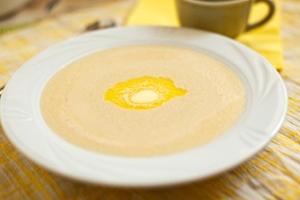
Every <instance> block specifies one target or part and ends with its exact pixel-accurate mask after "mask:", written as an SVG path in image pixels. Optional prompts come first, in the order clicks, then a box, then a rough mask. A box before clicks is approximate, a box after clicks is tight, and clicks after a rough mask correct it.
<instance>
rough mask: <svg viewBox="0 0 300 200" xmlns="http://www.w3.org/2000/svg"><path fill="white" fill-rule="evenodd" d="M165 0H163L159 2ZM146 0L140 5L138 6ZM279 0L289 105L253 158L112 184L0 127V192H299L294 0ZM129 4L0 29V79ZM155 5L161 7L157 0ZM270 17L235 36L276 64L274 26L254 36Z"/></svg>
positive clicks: (266, 195) (298, 49)
mask: <svg viewBox="0 0 300 200" xmlns="http://www.w3.org/2000/svg"><path fill="white" fill-rule="evenodd" d="M142 1H143V0H142ZM151 1H154V0H151ZM163 1H168V0H162V1H159V2H163ZM157 2H158V1H157ZM140 3H141V2H140ZM144 3H145V1H144V2H142V3H141V4H138V6H140V7H143V6H144V5H143V4H144ZM146 3H147V2H146ZM148 3H149V2H148ZM281 4H282V8H283V12H282V19H283V23H282V30H283V32H282V37H283V44H284V58H285V67H284V70H283V71H282V74H283V76H284V78H285V82H286V85H287V87H288V90H289V111H288V116H287V118H286V121H285V123H284V126H283V128H282V129H281V130H280V133H279V134H278V135H277V136H276V137H275V138H274V139H273V140H272V142H271V143H270V144H269V145H268V146H267V147H266V148H265V150H264V151H262V152H261V153H259V154H258V155H257V156H255V157H254V158H253V159H251V160H249V161H247V162H246V163H244V164H242V165H241V166H239V167H237V168H236V169H234V170H232V171H229V172H227V173H224V174H222V175H220V176H217V177H214V178H212V179H209V180H206V181H201V182H195V183H193V184H188V185H184V186H177V187H170V188H156V189H117V188H109V187H103V186H92V185H87V184H84V183H79V182H75V181H72V180H68V179H66V178H63V177H60V176H57V175H54V174H52V173H50V172H48V171H46V170H44V169H42V168H40V167H39V166H37V165H35V164H34V163H32V162H31V161H29V160H28V159H26V158H25V157H24V156H23V155H22V154H20V153H19V152H18V151H16V149H15V148H14V147H13V146H12V145H11V144H10V143H9V141H8V140H7V138H6V137H5V136H4V134H3V131H0V199H22V200H23V199H72V200H73V199H101V200H106V199H107V200H115V199H122V200H123V199H132V200H148V199H150V200H152V199H153V200H166V199H170V200H177V199H178V200H179V199H180V200H182V199H184V200H189V199H191V200H193V199H195V200H196V199H197V200H199V199H203V200H207V199H249V200H259V199H300V144H299V143H300V41H299V38H300V1H299V0H283V1H282V2H281ZM131 6H132V1H130V0H124V1H122V2H118V3H117V4H116V3H113V4H107V5H106V6H104V7H97V6H95V7H94V8H90V9H84V10H81V11H79V12H75V13H71V14H66V15H63V16H60V17H57V18H53V19H48V20H46V21H42V22H40V23H36V24H34V25H32V26H30V27H27V28H25V29H22V30H18V31H14V32H10V33H7V34H5V35H2V36H0V84H2V85H3V84H5V83H6V81H7V80H8V79H9V77H10V75H11V74H13V72H14V71H15V70H16V69H17V68H18V67H19V66H20V65H21V64H22V63H24V62H25V61H26V60H28V59H29V58H30V57H32V56H34V55H35V54H36V53H38V52H39V51H41V50H42V49H44V48H46V47H48V46H49V45H50V44H52V43H55V42H57V41H60V40H63V39H65V38H68V37H70V36H73V35H78V34H80V33H81V32H82V31H83V29H84V27H85V26H86V24H89V23H91V22H93V21H95V20H97V19H99V18H103V17H104V18H110V17H112V16H113V17H116V18H117V19H118V20H119V21H122V19H124V17H125V16H126V15H127V14H128V10H129V8H130V7H131ZM162 6H163V3H162ZM157 9H158V10H156V11H159V6H158V7H157ZM138 12H140V11H138ZM171 12H173V11H172V10H171ZM159 21H160V22H164V20H159ZM138 22H139V23H140V21H134V23H138ZM131 23H133V22H132V21H131ZM272 23H273V24H272ZM272 23H271V24H269V25H267V26H266V27H264V28H262V29H260V30H257V31H255V32H252V33H249V34H246V35H244V36H242V37H241V38H240V40H241V41H243V42H245V43H246V44H247V45H249V46H251V47H253V48H255V49H256V50H258V51H260V50H261V49H264V51H261V52H262V53H263V54H264V55H266V56H267V57H268V58H271V57H272V58H271V59H272V60H271V61H272V62H273V63H274V64H275V65H276V66H278V67H281V66H282V63H281V62H282V61H281V43H280V40H279V38H280V37H279V35H278V31H277V32H276V35H273V36H270V37H267V38H266V39H262V35H259V32H263V33H264V34H269V32H268V26H269V27H270V26H271V27H273V28H275V29H276V30H277V29H278V27H279V20H278V21H277V22H272ZM266 28H267V29H266ZM250 34H258V35H256V36H255V35H250ZM259 38H261V39H259ZM255 40H257V44H256V43H255ZM266 41H269V42H268V43H267V44H268V45H270V44H272V43H273V46H272V45H271V47H270V46H268V48H265V47H266V45H264V44H266V43H263V42H266ZM270 55H273V56H271V57H270ZM274 55H276V56H274ZM274 57H275V58H274ZM275 60H276V61H275ZM278 63H279V64H278ZM24 131H26V130H24Z"/></svg>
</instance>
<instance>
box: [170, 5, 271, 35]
mask: <svg viewBox="0 0 300 200" xmlns="http://www.w3.org/2000/svg"><path fill="white" fill-rule="evenodd" d="M255 3H265V4H266V5H267V6H268V12H267V13H266V15H265V16H264V17H263V18H262V19H261V20H259V21H258V22H255V23H254V24H249V23H248V20H249V15H250V12H251V7H252V5H253V4H255ZM176 4H177V11H178V16H179V20H180V23H181V25H182V26H186V27H193V28H198V29H204V30H209V31H212V32H217V33H220V34H223V35H226V36H229V37H233V38H234V37H237V36H238V35H239V34H240V33H242V32H244V31H249V30H252V29H254V28H257V27H259V26H261V25H263V24H265V23H267V22H268V21H269V20H270V19H271V18H272V16H273V15H274V12H275V4H274V2H273V1H272V0H176Z"/></svg>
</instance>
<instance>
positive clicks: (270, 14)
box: [246, 0, 275, 31]
mask: <svg viewBox="0 0 300 200" xmlns="http://www.w3.org/2000/svg"><path fill="white" fill-rule="evenodd" d="M254 3H266V4H267V6H268V8H269V11H268V14H267V15H266V16H265V17H264V18H263V19H261V20H260V21H258V22H255V23H254V24H248V25H247V27H246V31H250V30H252V29H255V28H257V27H259V26H261V25H264V24H265V23H267V22H268V21H269V20H270V19H271V18H272V17H273V15H274V13H275V4H274V2H273V1H272V0H255V2H254Z"/></svg>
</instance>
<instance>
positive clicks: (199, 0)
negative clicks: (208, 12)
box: [179, 0, 252, 6]
mask: <svg viewBox="0 0 300 200" xmlns="http://www.w3.org/2000/svg"><path fill="white" fill-rule="evenodd" d="M179 1H184V2H187V3H191V4H196V5H211V6H223V5H232V4H237V3H243V2H246V1H252V0H226V1H206V0H179Z"/></svg>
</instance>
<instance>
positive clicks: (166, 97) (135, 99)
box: [104, 76, 187, 110]
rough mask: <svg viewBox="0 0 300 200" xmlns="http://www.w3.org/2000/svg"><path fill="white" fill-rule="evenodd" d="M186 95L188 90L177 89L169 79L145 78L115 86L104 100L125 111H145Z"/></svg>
mask: <svg viewBox="0 0 300 200" xmlns="http://www.w3.org/2000/svg"><path fill="white" fill-rule="evenodd" d="M186 93H187V90H185V89H182V88H178V87H176V85H175V84H174V82H173V81H172V80H171V79H169V78H165V77H151V76H143V77H139V78H133V79H129V80H127V81H124V82H119V83H117V84H115V85H114V86H113V87H112V88H109V89H108V90H107V91H106V93H105V97H104V98H105V100H107V101H110V102H112V103H114V104H115V105H117V106H119V107H122V108H125V109H131V110H145V109H151V108H156V107H159V106H161V105H162V104H164V103H166V102H168V101H170V100H171V99H173V98H175V97H178V96H183V95H185V94H186Z"/></svg>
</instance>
